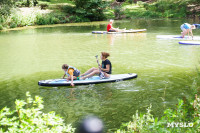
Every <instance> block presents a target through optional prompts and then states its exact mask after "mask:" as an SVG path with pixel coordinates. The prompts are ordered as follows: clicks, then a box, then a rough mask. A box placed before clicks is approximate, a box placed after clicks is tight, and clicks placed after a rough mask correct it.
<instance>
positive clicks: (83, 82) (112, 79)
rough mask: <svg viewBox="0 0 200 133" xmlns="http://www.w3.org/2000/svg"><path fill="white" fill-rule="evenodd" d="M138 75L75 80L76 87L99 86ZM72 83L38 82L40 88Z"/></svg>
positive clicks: (64, 81) (58, 81) (63, 81)
mask: <svg viewBox="0 0 200 133" xmlns="http://www.w3.org/2000/svg"><path fill="white" fill-rule="evenodd" d="M136 77H137V74H134V73H128V74H116V75H111V76H110V78H108V79H100V77H99V76H93V77H91V78H87V79H85V80H74V82H73V83H74V85H88V84H99V83H107V82H118V81H123V80H128V79H133V78H136ZM70 84H71V81H67V80H66V79H49V80H41V81H39V82H38V85H40V86H70Z"/></svg>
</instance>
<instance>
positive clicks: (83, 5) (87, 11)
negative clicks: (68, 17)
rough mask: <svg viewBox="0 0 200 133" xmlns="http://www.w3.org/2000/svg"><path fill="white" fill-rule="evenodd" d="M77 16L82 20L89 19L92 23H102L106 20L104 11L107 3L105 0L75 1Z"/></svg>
mask: <svg viewBox="0 0 200 133" xmlns="http://www.w3.org/2000/svg"><path fill="white" fill-rule="evenodd" d="M75 5H76V11H75V13H76V15H77V16H79V17H80V18H81V19H84V18H87V19H88V20H90V21H100V20H103V19H104V18H105V16H104V14H103V10H104V9H105V8H106V6H107V3H106V2H105V1H103V0H84V1H83V0H75Z"/></svg>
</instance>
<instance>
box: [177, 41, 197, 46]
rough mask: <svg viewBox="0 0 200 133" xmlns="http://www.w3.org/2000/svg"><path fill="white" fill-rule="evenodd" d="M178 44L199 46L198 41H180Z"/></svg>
mask: <svg viewBox="0 0 200 133" xmlns="http://www.w3.org/2000/svg"><path fill="white" fill-rule="evenodd" d="M178 43H179V44H183V45H200V41H180V42H178Z"/></svg>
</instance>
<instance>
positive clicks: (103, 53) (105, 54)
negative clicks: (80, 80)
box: [101, 52, 110, 58]
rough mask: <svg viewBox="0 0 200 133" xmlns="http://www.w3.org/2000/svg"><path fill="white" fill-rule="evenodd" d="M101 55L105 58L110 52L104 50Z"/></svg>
mask: <svg viewBox="0 0 200 133" xmlns="http://www.w3.org/2000/svg"><path fill="white" fill-rule="evenodd" d="M101 55H102V56H104V57H105V58H107V57H108V56H110V54H109V53H106V52H101Z"/></svg>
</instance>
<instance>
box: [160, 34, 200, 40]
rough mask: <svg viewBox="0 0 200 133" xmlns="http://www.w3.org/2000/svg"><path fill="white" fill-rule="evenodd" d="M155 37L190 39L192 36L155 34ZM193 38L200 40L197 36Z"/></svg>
mask: <svg viewBox="0 0 200 133" xmlns="http://www.w3.org/2000/svg"><path fill="white" fill-rule="evenodd" d="M156 38H159V39H180V40H190V39H191V40H192V37H188V36H185V37H184V38H182V37H181V36H180V35H157V36H156ZM193 40H200V37H199V36H194V37H193Z"/></svg>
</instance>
